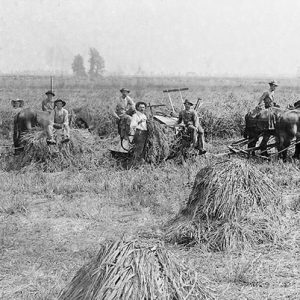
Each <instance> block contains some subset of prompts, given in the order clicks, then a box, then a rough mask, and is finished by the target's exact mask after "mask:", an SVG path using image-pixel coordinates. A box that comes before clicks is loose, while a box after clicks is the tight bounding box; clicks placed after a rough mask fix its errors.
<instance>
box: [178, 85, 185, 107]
mask: <svg viewBox="0 0 300 300" xmlns="http://www.w3.org/2000/svg"><path fill="white" fill-rule="evenodd" d="M179 94H180V99H181V103H182V107H183V108H184V104H183V102H184V101H183V98H182V94H181V90H180V89H179Z"/></svg>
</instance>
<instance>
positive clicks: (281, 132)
mask: <svg viewBox="0 0 300 300" xmlns="http://www.w3.org/2000/svg"><path fill="white" fill-rule="evenodd" d="M276 137H277V143H278V151H279V152H280V157H281V158H282V159H283V160H286V158H287V149H288V147H289V146H290V145H291V141H292V140H293V139H294V138H296V145H295V152H294V155H293V158H295V159H300V110H299V109H294V110H287V111H285V112H284V113H283V114H282V115H281V116H280V118H279V120H278V124H277V126H276Z"/></svg>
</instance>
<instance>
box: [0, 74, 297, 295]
mask: <svg viewBox="0 0 300 300" xmlns="http://www.w3.org/2000/svg"><path fill="white" fill-rule="evenodd" d="M142 80H143V81H144V82H146V84H141V83H140V82H138V81H137V80H136V79H135V78H125V77H124V78H123V77H121V78H106V77H104V78H103V79H101V81H99V82H76V81H74V80H73V79H72V78H70V79H66V78H55V80H54V81H55V91H56V92H57V94H59V96H60V97H62V98H63V99H67V102H68V104H67V107H66V108H67V109H69V107H80V106H85V105H86V106H88V105H90V106H91V107H100V108H101V109H102V112H101V117H102V116H103V120H104V121H103V124H104V125H103V126H101V127H100V128H101V132H106V133H105V134H111V133H116V127H115V126H110V124H111V123H105V122H106V120H107V119H106V117H107V118H108V116H107V114H108V110H109V109H111V108H113V107H114V105H115V99H117V97H118V96H119V88H120V87H122V86H126V87H128V88H129V89H131V91H132V96H133V99H135V100H142V101H145V102H147V103H149V102H151V104H158V103H164V104H168V99H167V97H165V96H166V95H163V94H162V90H163V89H166V88H173V87H174V88H176V87H181V86H187V87H189V91H187V92H186V97H187V98H189V99H197V97H201V98H202V99H203V105H202V106H201V108H200V113H201V112H202V111H203V112H205V111H209V112H211V113H212V114H211V115H208V116H207V117H206V116H204V121H205V120H207V121H209V122H211V121H213V122H212V123H209V122H208V123H207V124H210V125H211V126H210V125H209V126H208V127H205V130H207V131H208V137H209V140H208V142H209V143H210V145H211V146H210V147H211V148H209V150H210V151H209V152H213V153H220V152H225V151H227V145H228V144H230V141H229V140H228V139H227V140H221V139H216V138H215V136H216V135H218V132H222V131H223V133H226V132H224V130H223V127H222V126H223V125H226V124H225V122H230V123H228V124H231V125H236V124H237V123H236V124H233V123H232V122H231V121H230V119H231V118H232V117H233V115H234V114H235V112H238V113H240V114H242V115H244V113H245V112H246V111H247V110H248V108H251V107H253V106H255V105H256V103H257V99H258V98H259V97H260V95H261V93H262V91H263V90H264V89H265V88H266V82H267V80H266V79H262V80H260V79H241V78H237V79H216V78H213V79H212V78H207V79H206V78H196V79H193V78H191V79H182V78H177V79H176V78H171V79H170V78H156V79H152V78H149V79H146V78H143V79H142ZM0 81H1V87H2V88H3V91H2V95H1V99H0V102H1V108H2V110H3V111H4V110H5V111H6V110H7V111H8V110H9V105H10V103H9V101H8V100H9V99H14V98H16V97H21V96H22V97H23V98H24V99H25V100H26V103H28V105H29V106H32V107H35V108H40V102H39V101H38V99H42V98H43V97H44V93H45V91H46V89H48V85H49V78H48V77H46V78H45V79H43V80H42V79H40V78H37V77H34V78H29V79H26V80H25V79H24V78H23V79H22V78H15V79H11V78H10V79H8V80H2V79H0ZM280 83H281V85H280V87H279V88H278V90H277V91H276V102H277V101H278V103H280V104H281V105H282V106H283V107H284V106H286V105H287V104H289V103H293V102H295V101H296V100H297V99H298V96H299V92H300V89H299V82H298V80H297V81H296V80H294V81H293V82H289V81H288V80H280ZM137 84H141V85H140V86H142V87H143V89H144V90H142V91H141V92H140V91H139V92H138V93H135V90H136V89H137V90H138V87H137V86H136V85H137ZM138 96H141V97H143V98H141V99H140V98H139V97H138ZM179 102H180V99H179ZM108 106H109V107H108ZM168 109H169V110H168V111H171V109H170V108H168ZM223 114H225V116H224V119H223V121H224V122H220V121H218V119H216V117H217V118H219V117H222V116H223ZM4 116H6V114H5V113H4ZM104 117H105V118H104ZM205 118H207V119H205ZM212 119H213V120H212ZM217 121H218V122H217ZM108 122H110V119H109V120H108ZM204 124H205V122H204ZM231 125H230V128H229V127H226V128H229V129H230V134H231V133H232V132H233V133H234V131H233V130H231V129H233V128H236V127H235V126H233V127H232V126H231ZM102 129H103V131H102ZM233 139H236V138H235V137H234V138H233ZM11 143H12V141H10V142H9V141H3V144H5V145H9V144H11ZM97 147H98V148H107V145H106V143H105V142H103V141H102V142H101V143H99V144H98V146H97ZM208 160H209V161H211V162H212V163H215V162H216V161H215V160H214V158H212V157H210V156H209V155H207V158H204V157H198V158H197V159H195V160H194V161H193V162H190V161H189V162H187V164H185V165H184V166H182V165H176V164H174V163H173V162H172V161H167V162H166V163H165V164H160V165H159V166H153V165H143V166H142V167H140V168H138V169H135V170H127V171H124V170H120V168H117V167H116V166H115V164H114V162H113V161H112V160H110V159H109V158H106V160H103V161H102V162H103V164H101V165H100V166H96V167H94V169H93V168H92V170H91V169H90V168H91V167H93V166H92V164H91V165H90V166H89V167H88V169H85V170H82V169H81V165H79V168H77V167H76V166H75V167H72V168H68V169H65V170H64V171H61V172H54V173H47V172H43V171H42V170H39V169H37V168H30V166H29V167H26V168H23V169H22V170H21V171H20V172H15V171H12V172H7V171H6V169H3V168H2V171H0V183H1V184H0V221H1V222H0V266H1V267H0V298H1V299H5V300H40V299H49V300H50V299H57V297H58V294H59V292H60V291H61V290H62V288H63V287H64V286H65V285H66V284H67V283H68V282H69V280H70V279H71V278H72V277H73V275H74V274H75V273H76V272H77V270H78V269H79V268H80V267H81V266H83V265H84V264H85V263H86V262H87V261H89V260H90V259H91V258H92V257H95V256H96V254H97V252H98V250H99V242H101V243H102V242H103V241H104V240H105V239H111V238H116V237H122V236H123V235H124V234H130V236H136V235H135V234H136V231H137V230H138V231H141V230H142V231H144V228H147V229H149V230H150V231H152V230H154V229H157V227H158V226H159V224H162V223H165V222H166V220H167V219H170V218H171V217H174V216H175V215H176V213H177V212H178V210H179V209H180V207H182V206H183V205H185V204H186V201H187V198H188V195H189V194H190V192H191V188H192V186H193V182H194V179H195V176H196V174H197V173H198V171H199V170H200V169H201V168H203V167H204V166H206V165H207V163H208ZM255 166H256V167H257V168H258V169H259V170H261V172H262V173H263V174H267V176H268V177H269V178H271V179H272V180H273V181H274V182H275V183H276V185H277V187H278V188H279V193H281V192H283V193H293V197H292V198H290V199H289V203H290V208H291V210H290V211H288V212H287V214H286V216H285V217H286V219H285V221H284V222H286V223H285V224H286V229H287V231H288V232H289V235H288V236H287V238H285V239H284V240H283V241H282V243H279V244H276V243H275V244H274V243H267V244H261V245H259V246H258V247H255V249H249V248H245V249H244V252H242V254H241V252H240V251H232V250H231V249H230V248H229V249H228V252H213V251H207V250H206V248H205V247H204V244H201V247H191V248H187V247H178V246H177V245H175V246H172V252H174V253H175V254H176V255H177V256H179V257H180V259H184V261H185V264H186V266H192V267H196V268H197V272H198V273H199V274H205V276H207V277H209V279H210V280H211V281H210V282H211V284H212V285H213V287H214V289H216V290H217V298H218V299H220V300H224V299H226V300H227V299H230V300H241V299H253V300H254V299H255V300H266V299H272V300H273V299H274V300H275V299H276V300H277V299H278V300H279V299H295V300H296V299H300V289H299V287H300V272H299V270H300V267H299V266H300V258H299V257H300V256H299V253H300V252H299V251H300V248H299V245H300V236H299V232H300V230H299V229H300V222H299V199H298V198H299V183H300V181H299V178H300V168H299V167H300V165H299V162H297V163H295V162H287V163H286V164H283V163H281V162H259V163H257V164H255ZM0 168H1V166H0ZM295 193H297V195H296V194H295ZM294 194H295V195H294ZM185 220H186V221H187V225H189V226H190V227H193V224H192V223H191V222H189V220H188V219H185ZM182 224H183V223H182ZM270 224H271V225H272V220H271V221H270ZM183 227H184V226H183ZM186 229H187V230H186V233H187V235H188V234H189V233H191V232H192V231H190V230H189V228H188V227H186ZM224 230H225V229H224ZM278 230H279V231H280V230H281V228H278ZM193 232H195V231H193ZM196 241H197V240H196ZM168 249H169V247H168ZM241 255H242V257H241ZM256 257H259V260H258V261H255V258H256ZM253 261H254V263H253V264H252V262H253ZM209 286H211V285H209Z"/></svg>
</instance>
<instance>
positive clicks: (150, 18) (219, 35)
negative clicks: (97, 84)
mask: <svg viewBox="0 0 300 300" xmlns="http://www.w3.org/2000/svg"><path fill="white" fill-rule="evenodd" d="M0 4H1V5H0V54H1V60H0V71H1V72H11V71H24V70H48V71H53V70H54V69H59V70H62V71H63V72H70V71H71V62H72V59H73V57H74V56H75V55H76V54H82V55H83V57H84V59H85V63H86V65H87V64H88V62H87V60H88V49H89V47H95V48H96V49H98V51H99V53H100V54H101V55H102V56H103V58H104V60H105V62H106V70H107V71H109V72H119V71H122V72H124V73H128V74H134V73H136V72H137V70H138V68H139V67H140V68H141V69H142V70H144V71H145V72H147V73H151V72H154V73H175V74H178V73H181V74H185V73H187V72H196V73H198V74H200V75H224V74H227V75H259V74H264V75H267V76H274V77H276V76H278V75H282V74H283V75H296V72H297V68H298V67H300V38H299V36H300V1H299V0H249V1H246V0H0Z"/></svg>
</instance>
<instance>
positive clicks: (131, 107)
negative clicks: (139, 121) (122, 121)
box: [115, 96, 135, 118]
mask: <svg viewBox="0 0 300 300" xmlns="http://www.w3.org/2000/svg"><path fill="white" fill-rule="evenodd" d="M124 111H125V112H129V113H130V112H131V113H132V112H134V111H135V103H134V101H133V100H132V99H131V98H130V97H129V96H126V97H125V98H123V97H122V96H121V97H120V99H119V103H118V104H117V106H116V110H115V114H116V117H118V118H119V117H120V116H121V115H122V114H123V113H124Z"/></svg>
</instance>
